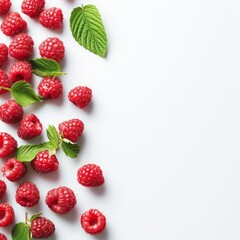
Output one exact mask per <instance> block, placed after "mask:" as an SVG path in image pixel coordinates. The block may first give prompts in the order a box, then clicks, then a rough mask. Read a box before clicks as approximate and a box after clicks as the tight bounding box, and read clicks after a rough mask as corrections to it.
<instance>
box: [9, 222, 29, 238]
mask: <svg viewBox="0 0 240 240" xmlns="http://www.w3.org/2000/svg"><path fill="white" fill-rule="evenodd" d="M11 235H12V240H30V231H29V228H28V227H27V225H26V224H25V223H23V222H20V223H18V224H16V225H15V226H14V227H13V229H12V232H11Z"/></svg>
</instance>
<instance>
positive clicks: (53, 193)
mask: <svg viewBox="0 0 240 240" xmlns="http://www.w3.org/2000/svg"><path fill="white" fill-rule="evenodd" d="M45 202H46V204H47V205H48V207H49V208H50V209H51V210H52V211H53V212H55V213H59V214H65V213H67V212H69V211H70V210H71V209H72V208H74V207H75V205H76V196H75V194H74V192H73V191H72V190H71V189H70V188H68V187H64V186H62V187H59V188H54V189H52V190H50V191H49V192H48V193H47V196H46V199H45Z"/></svg>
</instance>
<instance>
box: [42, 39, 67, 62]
mask: <svg viewBox="0 0 240 240" xmlns="http://www.w3.org/2000/svg"><path fill="white" fill-rule="evenodd" d="M39 51H40V55H41V56H42V57H44V58H49V59H53V60H56V61H57V62H60V61H61V60H62V59H63V57H64V52H65V48H64V45H63V42H62V41H61V40H60V39H58V38H56V37H51V38H47V39H46V40H45V41H43V42H42V43H41V44H40V46H39Z"/></svg>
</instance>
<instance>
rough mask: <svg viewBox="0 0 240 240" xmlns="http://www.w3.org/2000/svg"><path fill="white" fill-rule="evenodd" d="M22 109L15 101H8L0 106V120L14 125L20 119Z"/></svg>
mask: <svg viewBox="0 0 240 240" xmlns="http://www.w3.org/2000/svg"><path fill="white" fill-rule="evenodd" d="M22 116H23V108H22V106H20V105H19V104H18V103H17V102H16V101H15V100H8V101H7V102H5V103H4V104H2V105H0V120H2V121H3V122H5V123H16V122H18V121H20V120H21V119H22Z"/></svg>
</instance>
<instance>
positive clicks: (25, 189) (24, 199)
mask: <svg viewBox="0 0 240 240" xmlns="http://www.w3.org/2000/svg"><path fill="white" fill-rule="evenodd" d="M15 198H16V202H17V203H18V204H20V205H21V206H23V207H33V206H35V205H37V204H38V201H39V199H40V196H39V191H38V188H37V186H36V185H35V184H34V183H31V182H25V183H22V184H21V185H20V186H19V187H18V189H17V191H16V195H15Z"/></svg>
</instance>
